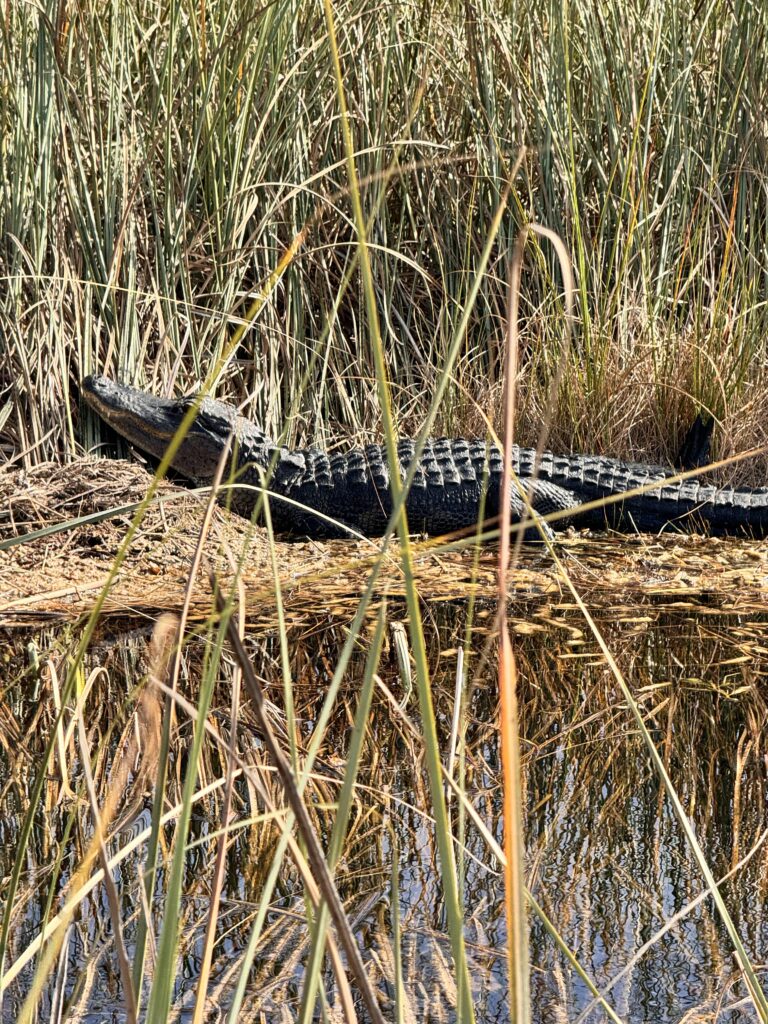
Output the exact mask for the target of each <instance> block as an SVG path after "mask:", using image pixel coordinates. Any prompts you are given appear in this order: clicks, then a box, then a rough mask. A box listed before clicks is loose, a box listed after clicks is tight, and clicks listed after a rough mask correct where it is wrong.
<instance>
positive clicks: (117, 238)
mask: <svg viewBox="0 0 768 1024" xmlns="http://www.w3.org/2000/svg"><path fill="white" fill-rule="evenodd" d="M335 16H336V19H337V22H338V25H339V49H340V56H341V61H342V66H343V68H344V75H345V88H346V90H347V92H348V95H349V97H350V113H351V120H350V129H351V132H352V137H353V144H354V147H355V150H356V152H357V158H356V165H357V171H358V174H359V175H360V178H361V181H362V182H363V187H364V189H365V191H366V197H367V201H366V206H367V207H368V208H369V209H373V206H372V204H371V201H370V200H371V199H372V198H374V197H377V196H379V195H380V192H381V189H382V187H384V195H383V196H381V202H380V204H379V206H378V210H377V214H376V217H375V219H374V222H373V224H372V226H371V232H370V241H371V249H370V259H371V268H372V275H373V281H374V286H375V292H376V297H377V303H378V309H379V314H380V316H381V319H382V324H383V330H384V341H385V352H386V359H387V366H388V370H389V375H390V378H391V379H392V380H394V381H396V382H397V388H396V391H395V393H394V396H393V399H394V405H395V409H396V414H397V418H398V422H399V423H400V425H401V426H402V428H403V429H405V430H412V429H413V428H414V426H415V425H417V424H418V423H419V422H420V421H421V418H422V416H423V413H424V408H425V401H426V399H425V395H428V394H429V392H430V390H431V388H432V386H433V385H434V382H435V380H436V379H437V375H439V373H440V370H441V367H442V365H443V363H444V360H445V355H446V350H447V347H448V345H449V344H450V340H451V338H452V334H453V330H454V328H455V326H456V324H457V323H458V321H459V318H460V317H461V314H462V312H463V311H464V309H465V307H466V302H467V296H468V294H469V291H470V289H471V288H472V286H473V282H474V280H475V277H476V273H477V268H478V264H479V261H480V258H481V253H482V250H483V246H484V243H485V241H486V239H487V232H488V224H489V222H490V220H491V218H492V216H493V213H494V211H495V210H496V208H497V206H498V202H499V198H500V196H501V195H502V193H503V190H504V187H505V184H506V181H507V176H508V172H509V169H510V167H511V166H512V164H513V163H514V161H515V158H516V156H517V155H518V154H519V152H520V151H521V147H522V145H523V144H525V145H527V146H528V147H529V148H528V151H527V152H528V155H527V157H526V160H525V163H524V166H523V167H522V168H521V170H520V171H519V172H518V173H517V174H516V176H515V179H514V182H513V185H514V191H513V195H512V197H511V200H510V202H509V204H508V207H507V211H506V213H505V217H504V221H503V223H502V225H501V230H500V232H499V236H498V239H497V240H496V242H495V243H494V252H493V257H492V260H491V264H490V266H489V267H488V269H487V270H486V271H485V273H484V274H483V275H482V281H481V290H480V295H479V300H478V302H477V303H476V304H475V306H474V308H473V310H472V313H471V316H470V317H469V321H468V323H467V327H466V336H465V339H464V347H463V351H462V355H461V359H460V361H459V363H458V366H457V368H456V371H455V374H454V376H453V379H452V380H451V384H450V388H449V393H448V395H447V396H446V400H445V402H444V403H443V408H442V409H441V412H440V426H442V427H444V428H445V429H450V430H454V431H456V430H461V429H473V428H474V429H478V427H479V426H480V424H481V418H480V416H479V414H478V411H477V409H476V408H475V402H479V403H480V404H481V405H482V407H483V408H484V410H489V411H491V412H492V413H493V412H494V411H495V410H496V409H497V408H498V404H499V394H500V391H499V385H500V378H501V376H502V373H501V366H502V358H503V340H502V339H503V330H502V326H503V319H504V301H505V299H504V280H505V276H506V275H505V269H504V267H505V260H506V258H507V255H508V252H509V248H510V240H511V238H512V236H513V235H514V233H515V231H516V230H517V228H518V227H519V226H520V225H521V224H522V223H524V222H526V221H527V220H529V219H535V220H537V221H538V222H539V223H542V224H545V225H546V226H547V227H549V228H551V229H552V230H554V231H556V232H557V233H558V234H559V235H560V237H562V238H563V239H564V240H565V242H566V244H567V246H568V248H569V251H570V252H571V255H572V258H573V262H574V266H575V268H576V274H577V286H578V292H579V298H580V310H579V314H580V321H579V328H578V330H577V333H576V340H575V342H574V344H573V345H572V347H571V348H570V349H569V351H568V352H566V353H562V351H561V348H562V346H561V342H560V332H559V329H558V327H557V323H556V321H557V318H556V317H553V316H552V315H551V314H552V312H553V311H554V310H555V309H556V307H557V305H558V301H557V297H556V293H557V288H555V289H554V290H553V288H552V282H555V283H557V282H558V281H559V271H558V270H557V267H556V264H555V262H554V260H553V257H552V255H551V254H550V253H547V252H544V251H542V252H541V253H540V254H539V255H538V257H537V258H536V265H537V267H538V272H537V273H534V274H530V275H527V277H526V281H527V283H526V287H525V293H524V296H523V306H522V309H523V313H524V315H525V317H526V323H525V325H524V326H525V330H524V336H523V337H524V342H525V359H524V363H523V369H522V380H521V384H522V391H521V398H522V402H521V407H520V416H521V422H520V429H521V431H522V433H523V434H527V435H529V436H535V433H536V431H537V429H538V427H539V426H540V419H541V417H542V410H543V408H544V402H545V398H544V396H545V395H546V393H547V385H548V383H549V381H550V380H551V378H552V375H553V374H554V372H555V366H556V365H557V361H558V359H560V358H561V357H562V358H565V359H566V361H567V367H566V372H565V374H564V378H563V382H562V385H561V388H560V394H559V402H558V407H557V412H556V417H555V420H554V423H553V424H552V434H553V438H554V441H555V443H560V444H565V443H568V444H573V445H577V446H578V445H584V446H590V447H597V448H600V449H603V450H611V451H614V452H617V453H621V452H627V451H638V450H642V449H645V450H647V451H650V452H651V453H652V454H664V453H666V452H669V451H671V450H673V449H674V447H675V445H676V444H677V442H678V438H679V434H680V432H681V431H682V430H684V428H685V426H686V424H687V423H688V421H689V420H690V418H691V417H692V414H693V412H694V409H695V408H696V407H697V406H699V405H701V406H702V407H704V408H705V409H707V410H710V411H711V412H712V413H714V414H715V415H716V416H718V417H719V418H720V419H721V420H722V421H723V423H724V426H725V429H724V430H723V431H719V432H718V438H719V441H718V443H719V445H720V449H721V450H722V452H723V453H727V452H728V451H730V450H731V449H732V448H734V447H742V448H743V447H747V446H748V445H750V444H752V443H757V442H760V441H762V440H764V438H765V435H764V427H763V426H762V425H761V424H760V423H759V422H758V417H756V415H755V412H756V409H757V408H758V406H759V399H760V397H761V395H762V394H763V393H764V388H765V385H766V374H765V363H766V357H765V345H764V342H763V338H764V336H765V333H766V331H765V328H766V321H767V319H768V318H766V313H765V304H764V294H763V293H764V290H765V282H766V270H767V268H766V265H765V263H766V261H765V251H766V241H767V239H768V218H766V194H765V185H764V181H763V172H762V168H763V166H764V153H765V143H766V137H765V129H764V125H763V123H762V120H761V111H762V110H763V109H764V107H765V101H766V88H767V87H766V84H765V83H766V81H768V76H766V67H765V63H766V60H768V58H767V57H766V53H768V48H767V47H766V45H765V43H766V25H767V23H768V14H766V13H765V11H764V10H763V9H762V7H761V6H760V5H753V4H739V5H737V7H736V8H729V7H727V6H726V5H723V4H719V3H710V4H708V5H706V6H705V7H703V8H701V9H697V13H696V16H695V17H694V16H692V15H689V14H688V13H685V14H684V13H683V12H682V10H681V9H679V8H678V7H677V6H675V5H669V4H664V3H661V2H652V3H649V4H647V5H645V6H644V7H643V8H642V9H640V8H638V7H637V6H636V5H634V6H633V5H630V4H626V3H619V2H617V0H612V2H610V3H608V4H602V5H599V6H598V5H594V4H584V3H570V4H560V3H559V2H558V3H551V4H550V5H549V6H545V7H544V8H542V7H541V6H540V5H534V4H530V3H524V4H516V5H514V6H510V7H509V8H506V7H505V6H504V5H495V4H491V3H483V4H481V5H473V7H472V14H471V16H470V14H469V9H468V8H459V7H457V6H455V5H442V6H435V5H432V4H417V5H406V4H388V5H384V6H381V5H375V4H368V5H364V6H362V7H360V6H359V5H349V6H343V5H340V6H338V7H336V8H335ZM0 47H1V48H0V129H1V130H2V135H3V139H4V142H3V149H2V156H1V159H2V175H0V234H1V235H2V246H1V247H0V278H2V280H3V288H2V291H1V292H0V328H1V329H2V334H3V346H2V351H1V352H0V381H1V382H2V386H3V404H2V406H1V407H0V410H2V414H3V416H4V426H3V428H2V439H3V450H4V452H5V453H6V454H7V455H9V454H11V453H12V452H13V453H14V454H16V455H20V457H21V458H22V460H25V461H28V462H33V461H40V460H42V459H45V458H49V457H52V456H54V455H59V456H60V455H62V454H66V453H71V452H73V451H74V450H75V448H76V446H77V444H78V443H80V442H83V441H85V442H86V443H91V442H92V441H93V440H95V439H96V436H97V434H96V433H95V427H94V425H93V424H92V423H91V422H90V421H89V420H88V419H87V418H86V422H85V429H83V424H81V423H80V422H79V420H78V419H76V418H75V417H73V416H72V413H73V412H75V411H76V409H77V404H76V401H75V397H76V395H75V392H74V390H73V384H74V383H76V382H77V380H78V378H79V377H80V376H81V375H82V374H83V373H85V372H88V371H91V370H96V369H98V370H104V371H106V372H108V373H119V374H122V375H124V376H125V377H127V378H129V379H131V380H134V381H141V382H143V383H147V384H148V385H149V386H151V387H152V388H154V389H156V390H167V391H170V390H172V389H174V388H180V387H188V386H190V385H191V384H192V383H194V382H196V381H198V380H199V379H201V378H202V377H203V376H205V372H206V369H207V367H209V366H210V365H211V361H212V360H215V359H216V357H217V356H218V355H220V354H221V353H222V352H223V351H224V349H225V346H226V342H227V339H228V338H229V337H231V335H232V333H233V331H234V329H235V327H236V325H237V324H238V317H239V316H241V315H242V314H243V313H244V312H245V311H246V309H247V308H248V306H249V304H250V298H251V297H252V296H253V294H254V293H255V292H256V291H257V290H258V289H259V288H260V286H262V285H263V283H264V282H265V281H266V280H268V278H269V275H270V273H271V271H272V270H273V268H274V267H275V266H276V264H277V262H278V259H279V256H280V254H281V252H282V251H283V250H284V249H285V248H286V247H287V246H288V245H289V244H290V243H291V241H292V240H293V239H295V238H296V237H297V235H298V234H299V233H300V232H301V231H302V229H304V228H307V227H308V228H309V230H308V231H307V234H306V237H305V238H304V239H303V245H302V247H301V249H300V251H299V253H298V255H297V256H296V258H295V259H294V260H293V261H292V262H291V264H290V266H289V267H288V269H287V270H286V272H285V273H284V275H283V276H282V279H281V282H280V287H279V288H278V289H277V290H276V291H275V292H274V294H273V295H272V296H271V298H270V300H269V302H268V303H267V304H266V305H265V306H264V308H263V309H262V310H261V311H260V313H259V315H258V317H257V319H256V321H255V322H254V323H253V324H252V325H251V326H250V327H249V329H248V330H247V331H246V332H245V334H244V336H243V338H242V340H241V343H240V345H239V347H238V350H237V352H236V353H235V354H234V356H233V358H232V359H231V360H230V362H229V365H228V367H227V369H226V371H225V376H226V380H225V381H224V380H222V381H221V382H220V390H221V391H222V392H226V393H228V394H230V395H235V396H236V397H237V398H239V399H247V409H248V411H250V412H252V413H253V414H254V415H256V416H257V417H258V418H259V419H260V420H262V421H263V422H264V423H265V425H266V426H267V427H269V428H270V429H272V430H278V429H280V428H282V427H283V426H284V425H285V418H286V416H287V414H288V412H289V411H290V410H292V409H294V408H295V407H296V404H297V400H298V412H297V414H296V415H294V417H293V419H292V420H291V422H290V424H289V434H290V436H289V439H290V440H306V439H307V438H313V439H314V438H319V440H320V441H323V440H325V436H324V435H330V436H331V437H333V436H335V435H337V434H343V435H345V436H346V435H349V434H357V433H369V432H376V430H377V429H378V427H379V424H380V420H379V413H378V402H377V399H376V386H375V381H374V379H373V373H372V369H371V353H370V350H369V349H368V344H367V341H366V338H367V337H368V318H369V313H368V311H367V310H366V308H365V305H364V303H363V302H362V297H361V293H360V289H359V288H358V287H357V285H355V286H353V287H351V288H347V289H346V293H345V294H344V295H343V296H342V297H341V301H339V298H340V296H339V288H340V283H341V282H342V280H343V279H344V276H345V272H346V271H347V269H348V268H349V266H350V262H351V261H352V260H353V259H354V258H355V254H356V249H355V231H354V227H353V223H352V211H351V206H350V202H349V198H348V192H347V179H346V174H345V170H344V166H343V152H342V144H341V126H340V121H339V115H338V106H337V98H336V93H335V86H334V82H333V75H332V71H331V61H330V56H329V50H328V38H327V32H326V28H325V23H324V21H323V18H322V14H321V12H320V11H319V10H318V9H317V8H315V7H313V6H312V5H308V4H300V3H298V2H288V0H278V2H276V3H275V4H272V5H268V6H267V7H266V8H264V7H263V6H262V5H260V4H255V3H251V2H245V0H244V2H239V3H237V4H225V3H212V4H207V5H201V6H190V7H181V6H180V5H178V4H175V3H172V4H171V5H170V7H169V8H168V9H167V12H166V14H165V15H164V17H163V18H162V20H160V21H158V16H157V8H156V6H154V5H149V4H145V3H142V2H137V3H118V2H115V3H112V4H110V5H108V6H107V7H104V5H88V4H86V5H80V6H79V7H78V9H77V11H76V12H72V13H71V14H70V13H69V12H66V11H64V10H63V9H61V8H60V7H59V6H58V5H53V4H51V5H50V9H49V10H47V9H39V8H34V7H30V6H29V5H20V4H19V5H11V6H10V7H9V8H8V9H7V18H6V20H5V21H4V23H3V34H2V37H1V42H0ZM395 151H397V153H398V154H399V155H398V171H397V173H396V175H395V176H394V177H392V178H391V179H390V180H388V181H387V182H386V185H385V186H382V184H381V181H382V178H381V176H382V174H383V173H384V172H385V171H386V169H387V168H388V167H389V166H390V163H391V159H392V155H393V153H394V152H395ZM329 316H331V317H332V322H331V324H330V331H329V333H328V336H327V340H326V341H325V342H324V344H323V347H322V349H321V350H320V351H319V352H318V351H316V350H315V342H316V340H317V339H319V338H321V337H322V336H323V329H324V328H325V327H326V326H327V320H328V317H329ZM313 358H314V359H315V361H314V363H312V360H313ZM310 366H311V372H310V373H309V376H308V382H309V383H308V386H302V382H303V381H304V380H305V371H306V370H307V369H308V368H309V367H310ZM764 469H765V466H764V465H763V466H762V468H761V470H760V472H764ZM756 472H757V471H756Z"/></svg>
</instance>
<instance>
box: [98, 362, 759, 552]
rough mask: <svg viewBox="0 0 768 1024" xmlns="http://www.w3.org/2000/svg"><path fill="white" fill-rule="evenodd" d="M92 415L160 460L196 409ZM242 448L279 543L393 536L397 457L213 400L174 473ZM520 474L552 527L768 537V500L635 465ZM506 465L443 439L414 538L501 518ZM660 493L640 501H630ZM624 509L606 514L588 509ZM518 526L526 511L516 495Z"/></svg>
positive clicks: (434, 446)
mask: <svg viewBox="0 0 768 1024" xmlns="http://www.w3.org/2000/svg"><path fill="white" fill-rule="evenodd" d="M83 395H84V397H85V400H86V401H87V402H88V404H89V405H90V406H91V407H92V408H94V409H95V410H96V411H97V412H98V413H99V415H100V416H101V417H102V418H103V419H104V420H106V422H108V423H109V424H111V425H112V426H113V427H114V428H115V430H117V431H118V432H119V433H121V434H122V435H123V436H124V437H126V438H127V439H128V440H129V441H131V443H133V444H135V445H136V446H137V447H138V448H141V449H142V450H143V451H146V452H148V453H149V454H151V455H153V456H155V457H156V458H160V457H161V456H162V455H163V454H164V452H165V450H166V448H167V447H168V444H169V442H170V440H171V438H172V437H173V435H174V433H175V432H176V429H177V428H178V426H179V424H180V423H181V420H182V418H183V417H184V415H185V413H186V411H187V410H188V409H189V407H190V405H191V404H192V403H193V402H194V400H193V399H158V398H154V397H153V396H151V395H149V394H146V393H145V392H142V391H139V390H137V389H135V388H130V387H127V386H125V385H121V384H116V383H114V382H113V381H110V380H108V379H107V378H104V377H88V378H86V379H85V380H84V381H83ZM230 436H232V437H233V438H234V440H235V465H234V467H230V469H232V468H234V470H235V471H236V475H237V482H238V484H239V485H240V487H239V488H237V489H236V490H235V492H234V497H233V500H232V504H233V507H234V509H235V511H237V512H240V513H241V514H243V515H247V516H249V515H251V514H252V512H253V510H254V508H255V506H256V504H257V501H258V500H259V496H260V490H261V487H262V482H263V480H264V478H265V474H266V475H267V477H268V485H269V491H270V511H271V515H272V520H273V523H274V527H275V529H276V531H277V532H287V533H293V534H300V535H304V536H309V537H327V536H339V535H341V536H343V535H347V534H348V533H349V531H350V530H353V531H356V532H357V533H361V534H363V535H365V536H376V535H379V534H381V533H383V532H384V530H385V528H386V525H387V521H388V519H389V516H390V513H391V510H392V503H391V493H390V475H389V465H388V462H387V457H386V451H385V449H384V448H383V447H381V446H379V445H368V446H367V447H365V448H355V449H352V450H350V451H346V452H338V453H331V454H328V453H326V452H324V451H321V450H319V449H314V448H309V449H297V450H290V449H288V448H285V447H279V446H278V445H276V444H275V443H274V441H272V440H271V439H270V438H269V437H268V436H267V435H266V434H265V433H264V432H263V431H261V430H260V429H259V428H258V427H256V426H255V425H254V424H253V423H251V422H250V421H249V420H247V419H245V418H244V417H242V416H240V415H239V414H238V412H237V410H236V409H235V408H234V407H232V406H230V405H226V404H225V403H223V402H218V401H214V400H213V399H208V398H206V399H203V400H202V402H201V403H200V407H199V410H198V413H197V416H196V418H195V420H194V423H193V424H192V427H191V429H190V431H189V433H188V434H187V436H186V438H185V439H184V441H183V442H182V444H181V446H180V448H179V450H178V452H177V454H176V456H175V457H174V459H173V461H172V465H173V467H174V468H175V469H176V470H177V471H178V472H180V473H181V474H182V475H184V476H186V477H188V478H189V479H190V480H192V481H194V482H195V483H197V484H200V485H205V484H209V483H210V482H211V480H212V478H213V474H214V472H215V467H216V464H217V462H218V458H219V455H220V454H221V451H222V449H223V447H224V445H225V444H226V443H227V439H228V438H229V437H230ZM397 450H398V463H399V473H400V479H401V480H404V479H405V476H406V473H407V471H408V469H409V467H410V465H411V463H412V462H413V460H414V454H415V443H414V442H413V441H401V442H400V443H399V444H398V449H397ZM512 464H513V469H514V471H515V473H516V475H517V477H518V478H519V480H520V482H521V484H522V485H523V486H524V487H525V489H526V491H527V492H528V495H529V497H530V500H531V503H532V505H533V507H534V508H535V509H536V511H537V512H538V513H540V514H541V515H548V514H549V513H556V512H560V513H563V512H567V513H568V515H567V518H563V517H562V516H561V517H559V522H562V523H565V522H570V523H573V524H575V525H577V526H590V527H593V528H604V527H605V526H610V527H613V528H614V529H619V530H623V531H635V530H639V531H652V532H657V531H658V530H661V529H662V528H667V529H678V530H687V531H696V530H704V531H706V532H710V533H714V534H754V535H764V534H765V533H767V532H768V488H758V489H755V490H747V489H741V490H739V489H735V488H732V487H722V488H718V487H715V486H713V485H711V484H707V483H701V482H699V480H696V479H691V480H684V481H677V482H674V483H670V482H669V481H668V478H669V476H670V473H671V470H669V469H666V468H665V467H663V466H654V465H647V464H644V463H633V462H624V461H622V460H619V459H612V458H607V457H604V456H598V455H554V454H552V453H551V452H544V453H543V454H542V456H541V458H540V460H539V462H538V466H537V465H536V455H535V452H534V451H533V450H532V449H529V448H519V447H517V446H513V448H512ZM501 476H502V455H501V452H500V451H499V449H498V448H497V447H496V446H494V445H488V444H487V443H486V441H484V440H464V439H462V438H453V439H451V438H438V439H436V440H431V441H428V442H427V444H426V445H425V446H424V450H423V452H422V454H421V456H420V457H419V459H418V462H417V466H416V470H415V474H414V477H413V483H412V486H411V489H410V491H409V494H408V499H407V505H406V507H407V512H408V523H409V527H410V529H411V530H413V531H415V532H423V533H428V534H443V533H449V532H451V531H454V530H460V529H466V528H468V527H472V526H474V525H475V524H476V523H477V521H478V517H479V515H480V512H481V509H483V510H484V514H485V517H486V518H487V519H492V518H493V517H495V516H496V515H498V512H499V493H500V490H501ZM649 485H650V486H651V489H650V490H648V491H646V492H645V493H643V494H640V495H634V496H631V497H626V498H620V499H619V500H615V499H616V496H619V495H623V494H624V493H625V492H627V491H632V490H635V489H638V488H644V487H648V486H649ZM605 499H609V500H610V499H614V500H613V501H612V503H609V504H606V505H605V506H604V507H603V508H597V509H593V510H588V511H582V510H581V509H580V508H579V506H580V505H583V504H586V503H589V502H593V501H603V500H605ZM511 502H512V513H513V519H514V520H519V519H520V518H521V517H522V514H523V512H524V503H523V500H522V498H521V497H520V494H519V492H518V491H517V490H516V489H515V488H513V494H512V497H511Z"/></svg>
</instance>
